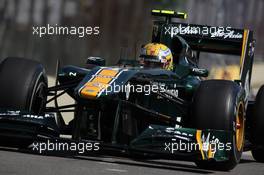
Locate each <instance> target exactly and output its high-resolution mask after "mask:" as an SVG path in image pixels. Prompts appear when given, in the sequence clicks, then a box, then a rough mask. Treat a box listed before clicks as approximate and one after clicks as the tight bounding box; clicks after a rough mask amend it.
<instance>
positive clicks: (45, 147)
mask: <svg viewBox="0 0 264 175" xmlns="http://www.w3.org/2000/svg"><path fill="white" fill-rule="evenodd" d="M99 149H100V143H98V142H95V143H89V142H78V143H76V142H59V141H55V142H52V141H50V140H48V141H47V142H34V143H33V145H32V150H33V151H36V152H38V153H40V154H41V153H44V152H78V153H79V154H83V153H85V152H90V151H98V150H99Z"/></svg>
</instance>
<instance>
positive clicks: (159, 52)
mask: <svg viewBox="0 0 264 175" xmlns="http://www.w3.org/2000/svg"><path fill="white" fill-rule="evenodd" d="M140 62H141V64H143V66H144V67H150V68H162V69H166V70H173V57H172V53H171V50H170V49H169V48H168V47H167V46H166V45H164V44H161V43H149V44H146V45H145V46H143V47H142V49H141V52H140Z"/></svg>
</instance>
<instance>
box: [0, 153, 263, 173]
mask: <svg viewBox="0 0 264 175" xmlns="http://www.w3.org/2000/svg"><path fill="white" fill-rule="evenodd" d="M0 174H1V175H2V174H3V175H20V174H21V175H44V174H48V175H53V174H54V175H68V174H72V175H85V174H89V175H90V174H91V175H97V174H99V175H105V174H107V175H108V174H121V175H126V174H127V175H134V174H135V175H141V174H149V175H172V174H173V175H175V174H177V175H186V174H214V175H220V174H232V175H234V174H239V175H248V174H252V175H264V164H261V163H257V162H255V161H254V160H253V158H252V156H251V155H250V153H245V154H244V155H243V158H242V160H241V163H240V164H239V165H238V166H237V167H236V168H235V169H234V170H232V171H230V172H219V171H208V170H202V169H198V168H196V166H195V165H194V163H191V162H184V161H174V160H173V161H171V160H169V161H168V160H151V159H149V160H141V161H135V160H132V159H129V158H127V157H116V156H115V157H113V156H104V155H101V156H65V155H64V156H63V155H56V156H54V155H53V156H45V155H37V154H32V153H31V152H29V151H17V150H14V149H6V148H0Z"/></svg>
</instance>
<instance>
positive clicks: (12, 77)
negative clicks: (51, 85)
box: [0, 57, 47, 114]
mask: <svg viewBox="0 0 264 175" xmlns="http://www.w3.org/2000/svg"><path fill="white" fill-rule="evenodd" d="M0 82H1V86H0V108H2V109H10V110H12V109H13V110H23V111H28V112H31V113H33V114H42V113H43V112H44V109H45V105H46V100H47V77H46V74H45V69H44V68H43V66H42V65H41V64H40V63H38V62H36V61H33V60H28V59H24V58H11V57H10V58H6V59H5V60H4V61H3V62H2V63H1V64H0Z"/></svg>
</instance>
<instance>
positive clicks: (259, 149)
mask: <svg viewBox="0 0 264 175" xmlns="http://www.w3.org/2000/svg"><path fill="white" fill-rule="evenodd" d="M263 107H264V85H263V86H262V87H261V88H260V89H259V91H258V94H257V96H256V101H255V104H254V107H253V115H252V117H251V120H250V121H251V138H252V140H251V142H252V143H253V145H254V147H255V148H254V149H253V150H252V151H251V152H252V156H253V157H254V159H255V160H256V161H258V162H264V138H263V135H264V108H263Z"/></svg>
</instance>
